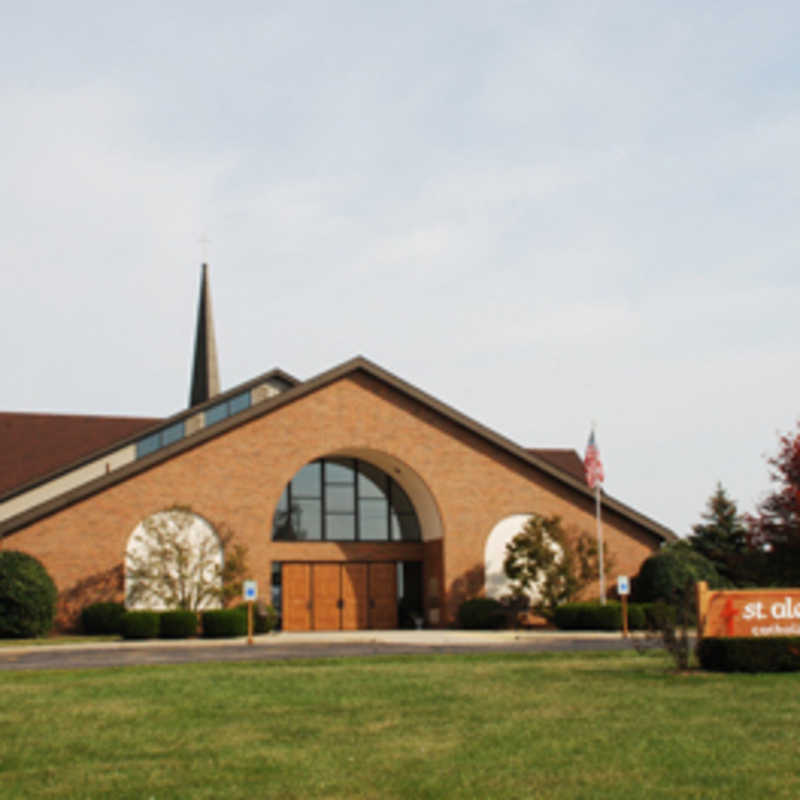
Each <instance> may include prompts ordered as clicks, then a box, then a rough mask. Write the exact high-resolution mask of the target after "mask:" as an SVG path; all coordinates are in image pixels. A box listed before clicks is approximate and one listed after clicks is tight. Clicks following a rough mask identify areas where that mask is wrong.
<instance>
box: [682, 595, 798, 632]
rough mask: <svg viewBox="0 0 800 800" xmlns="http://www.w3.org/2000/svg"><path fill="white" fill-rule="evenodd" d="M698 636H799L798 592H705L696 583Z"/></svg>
mask: <svg viewBox="0 0 800 800" xmlns="http://www.w3.org/2000/svg"><path fill="white" fill-rule="evenodd" d="M697 634H698V636H701V637H702V636H800V589H735V590H730V591H729V590H724V591H709V589H708V584H707V583H706V582H705V581H700V582H699V583H698V584H697Z"/></svg>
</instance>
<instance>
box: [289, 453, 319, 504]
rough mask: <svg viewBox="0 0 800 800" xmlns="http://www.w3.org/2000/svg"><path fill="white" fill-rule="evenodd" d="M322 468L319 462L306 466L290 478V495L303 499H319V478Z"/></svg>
mask: <svg viewBox="0 0 800 800" xmlns="http://www.w3.org/2000/svg"><path fill="white" fill-rule="evenodd" d="M321 474H322V468H321V465H320V463H319V461H315V462H314V463H313V464H306V465H305V466H304V467H303V469H301V470H300V472H298V473H297V475H295V476H294V478H292V493H293V494H294V495H295V497H297V496H303V497H320V496H321V495H320V490H321V484H320V476H321Z"/></svg>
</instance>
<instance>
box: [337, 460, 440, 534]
mask: <svg viewBox="0 0 800 800" xmlns="http://www.w3.org/2000/svg"><path fill="white" fill-rule="evenodd" d="M322 457H323V458H328V457H341V458H357V459H359V460H360V461H367V462H368V463H370V464H372V465H373V466H375V467H378V468H379V469H382V470H383V471H384V472H385V473H386V474H387V475H390V476H391V478H392V480H393V481H396V482H397V483H398V484H399V485H400V486H401V488H402V489H403V491H404V492H405V493H406V494H407V495H408V497H409V499H410V500H411V503H412V504H413V506H414V510H415V511H416V512H417V518H418V519H419V524H420V527H421V529H422V541H424V542H431V541H436V540H439V539H441V538H442V535H443V526H442V516H441V514H440V512H439V506H438V504H437V502H436V498H435V496H434V494H433V492H432V491H431V490H430V488H429V487H428V484H427V483H426V482H425V481H424V479H423V478H422V476H420V475H419V473H417V471H416V470H414V469H413V468H412V467H411V466H410V465H409V464H407V463H406V462H405V461H402V460H401V459H399V458H397V457H396V456H394V455H392V454H390V453H387V452H385V451H382V450H374V449H371V448H368V447H348V448H343V449H341V450H336V451H334V452H330V453H325V454H324V456H322Z"/></svg>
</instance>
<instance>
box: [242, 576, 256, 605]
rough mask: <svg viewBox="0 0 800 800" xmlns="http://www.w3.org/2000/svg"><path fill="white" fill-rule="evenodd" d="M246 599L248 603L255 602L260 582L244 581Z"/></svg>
mask: <svg viewBox="0 0 800 800" xmlns="http://www.w3.org/2000/svg"><path fill="white" fill-rule="evenodd" d="M244 599H245V600H247V602H248V603H252V602H254V601H255V600H256V599H258V584H257V583H256V582H255V581H245V582H244Z"/></svg>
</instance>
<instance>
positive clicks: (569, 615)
mask: <svg viewBox="0 0 800 800" xmlns="http://www.w3.org/2000/svg"><path fill="white" fill-rule="evenodd" d="M553 623H554V624H555V626H556V627H557V628H560V629H561V630H567V631H579V630H583V631H618V630H621V629H622V606H621V605H620V604H619V603H607V604H606V605H601V604H600V603H564V604H563V605H560V606H556V609H555V612H554V613H553Z"/></svg>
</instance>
